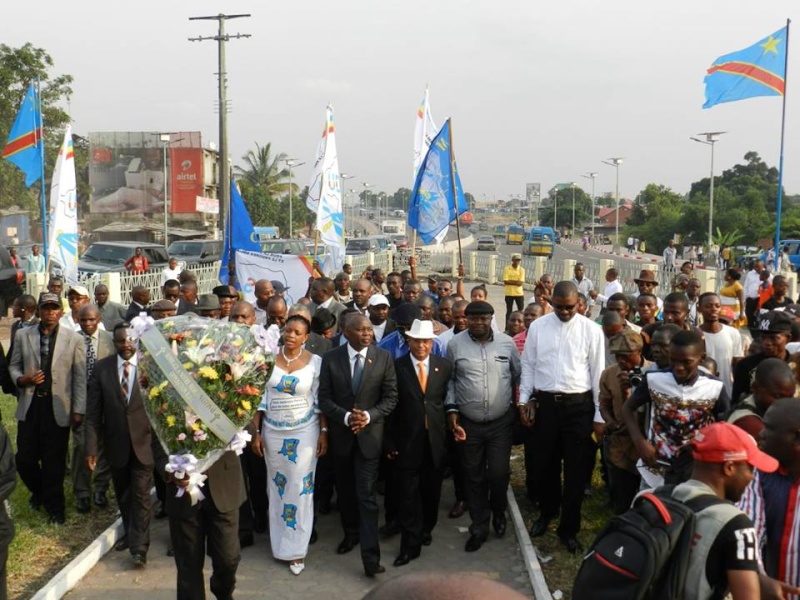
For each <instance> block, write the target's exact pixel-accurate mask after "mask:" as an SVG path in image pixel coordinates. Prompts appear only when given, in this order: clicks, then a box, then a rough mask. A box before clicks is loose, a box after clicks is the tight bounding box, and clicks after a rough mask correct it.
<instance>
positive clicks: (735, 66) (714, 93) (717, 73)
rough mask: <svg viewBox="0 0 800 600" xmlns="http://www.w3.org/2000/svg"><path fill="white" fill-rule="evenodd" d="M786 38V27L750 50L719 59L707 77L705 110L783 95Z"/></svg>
mask: <svg viewBox="0 0 800 600" xmlns="http://www.w3.org/2000/svg"><path fill="white" fill-rule="evenodd" d="M786 38H787V28H786V27H784V28H783V29H779V30H778V31H776V32H775V33H773V34H772V35H770V36H768V37H765V38H764V39H763V40H760V41H759V42H756V43H755V44H753V45H752V46H750V47H749V48H745V49H744V50H739V51H737V52H732V53H731V54H726V55H725V56H720V57H719V58H718V59H717V60H715V61H714V63H713V64H712V65H711V67H710V68H709V69H708V74H707V75H706V78H705V84H706V102H705V104H703V108H711V107H712V106H714V105H716V104H722V103H723V102H736V101H737V100H744V99H745V98H753V97H755V96H783V93H784V86H785V79H786V51H787V48H786Z"/></svg>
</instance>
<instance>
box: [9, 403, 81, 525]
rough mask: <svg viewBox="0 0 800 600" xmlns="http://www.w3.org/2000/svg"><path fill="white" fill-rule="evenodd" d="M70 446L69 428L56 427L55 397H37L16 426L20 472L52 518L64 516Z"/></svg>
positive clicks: (26, 485)
mask: <svg viewBox="0 0 800 600" xmlns="http://www.w3.org/2000/svg"><path fill="white" fill-rule="evenodd" d="M68 445H69V427H60V426H59V425H58V423H56V419H55V416H54V415H53V398H52V396H43V397H34V398H33V401H32V402H31V405H30V407H29V408H28V412H27V414H26V415H25V420H24V421H20V422H19V423H18V424H17V456H16V460H17V472H18V473H19V477H20V479H22V482H23V483H24V484H25V487H27V488H28V489H29V490H30V491H31V495H32V496H34V497H35V498H37V499H41V501H42V504H43V505H44V509H45V510H46V511H47V513H48V514H49V515H63V514H64V475H65V473H66V469H67V448H68Z"/></svg>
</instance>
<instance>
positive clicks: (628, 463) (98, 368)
mask: <svg viewBox="0 0 800 600" xmlns="http://www.w3.org/2000/svg"><path fill="white" fill-rule="evenodd" d="M520 262H521V261H520V257H519V255H513V256H512V258H511V264H510V265H509V266H508V267H507V268H506V269H505V271H504V274H503V284H504V289H503V292H504V296H505V298H504V299H505V304H506V308H507V311H506V315H505V318H504V320H503V322H502V324H501V323H498V321H499V319H498V318H497V316H496V315H495V313H494V309H493V307H492V305H491V304H490V303H489V302H487V294H488V290H487V287H486V286H485V285H483V284H480V285H476V286H474V287H472V288H471V289H470V290H469V291H467V290H466V289H465V281H464V278H463V269H460V270H459V271H460V275H459V276H458V277H457V278H455V277H454V278H452V279H451V278H446V277H439V276H437V275H435V274H432V275H430V276H428V277H427V280H426V279H425V278H420V277H419V276H418V273H417V269H416V263H415V260H414V259H413V258H412V259H410V261H409V267H410V268H409V269H407V270H404V271H402V272H391V273H384V272H382V271H381V270H380V269H372V268H369V269H367V270H366V271H365V272H364V273H362V274H361V275H360V276H359V277H357V278H354V277H353V274H352V271H351V269H349V268H348V267H347V266H346V268H345V270H344V271H342V272H341V273H339V274H338V275H336V276H335V277H334V278H328V277H317V278H312V279H310V280H309V285H308V289H307V290H305V292H300V293H297V291H296V290H295V293H294V294H293V297H295V298H298V297H299V299H298V300H297V301H296V303H294V304H291V303H290V302H287V292H288V291H289V290H288V289H287V288H286V287H285V285H284V284H282V283H281V282H279V281H271V280H266V279H264V280H260V281H258V282H256V284H255V290H254V293H255V301H254V302H253V303H249V302H246V301H244V300H242V299H241V297H240V294H239V293H238V292H237V290H236V289H235V288H233V287H230V286H218V287H216V288H214V289H213V292H212V293H211V294H200V295H199V294H198V286H197V282H196V281H195V280H194V278H193V275H192V273H191V272H189V271H182V272H180V273H178V274H177V279H167V280H165V281H164V282H163V285H162V287H161V298H157V299H156V298H151V297H150V292H149V290H148V289H147V288H145V287H141V286H138V287H135V288H134V289H133V290H132V302H131V303H130V305H129V306H123V305H120V304H117V303H114V302H112V301H110V300H109V290H108V289H107V288H106V287H105V286H103V285H99V286H97V287H95V289H94V291H93V296H94V297H93V299H92V298H90V293H89V291H88V290H87V289H86V288H85V287H82V286H80V285H75V286H71V287H69V289H68V290H67V293H66V297H64V294H63V292H64V286H63V282H61V281H60V280H59V279H58V278H56V277H53V278H51V279H50V281H49V283H48V288H47V291H46V292H45V293H43V294H41V295H40V297H39V298H38V299H37V298H34V297H33V296H29V295H22V296H20V297H19V298H17V300H16V301H15V303H14V308H13V310H14V316H15V317H16V318H17V320H16V321H15V322H14V324H13V327H12V330H11V340H10V344H9V347H8V348H7V351H6V353H5V356H6V362H5V364H3V365H2V368H0V376H1V377H0V383H2V386H3V390H4V391H5V392H7V393H12V394H14V395H16V396H17V397H18V399H19V403H18V408H17V412H16V415H15V418H16V419H17V421H18V434H17V453H16V457H15V458H16V461H14V460H10V459H11V456H10V453H11V449H10V445H9V444H8V441H7V436H5V435H4V431H3V430H0V499H3V498H6V497H8V495H9V494H10V492H11V489H13V482H14V481H16V477H15V474H14V465H15V464H16V471H17V472H18V473H19V476H20V479H21V480H22V482H23V484H24V485H25V486H26V487H27V488H28V490H29V491H30V505H31V507H32V508H33V509H35V510H42V511H44V513H45V514H46V515H47V517H48V519H49V521H50V522H51V523H53V524H55V525H58V524H62V523H64V522H65V519H66V505H67V503H66V501H65V493H64V487H65V486H64V479H65V477H66V466H67V461H65V457H66V456H67V448H68V443H69V439H70V436H71V437H72V448H73V452H72V455H71V456H70V464H71V467H70V470H69V473H70V477H71V479H72V493H73V495H74V498H75V504H74V505H75V509H76V510H77V511H78V512H81V513H87V512H90V511H91V510H92V505H96V506H101V507H102V506H106V505H107V504H108V494H107V492H108V488H109V487H110V486H113V489H114V495H115V498H116V501H117V504H118V506H119V509H120V512H121V514H122V518H123V524H124V529H125V535H124V536H123V538H122V539H120V540H119V541H118V542H117V544H116V546H115V548H116V550H119V551H123V550H128V551H129V552H130V554H131V560H132V563H133V565H135V566H137V567H139V568H141V567H143V566H144V565H146V563H147V553H148V549H149V542H150V537H149V529H150V519H151V517H155V518H168V519H169V525H170V527H169V529H170V547H169V553H170V554H171V555H174V557H175V564H176V567H177V592H178V598H192V599H194V598H203V597H205V591H204V587H205V585H204V581H203V574H202V569H203V563H204V558H205V555H206V552H208V554H209V556H210V557H211V562H212V571H213V574H212V577H211V584H210V585H211V591H212V592H213V593H214V594H215V595H216V596H217V597H220V598H224V597H230V595H231V594H232V592H233V589H234V586H235V576H236V570H237V566H238V562H239V558H240V552H241V548H243V547H247V546H249V545H252V544H253V541H254V535H253V534H254V533H260V532H265V531H269V534H270V544H271V548H272V554H273V556H274V557H275V558H276V559H277V560H280V561H285V562H286V563H287V565H288V567H289V569H290V570H291V572H292V573H293V574H295V575H299V574H300V573H302V572H303V571H304V569H305V567H306V565H305V559H306V555H307V552H308V547H309V545H310V544H313V543H315V542H316V540H317V533H316V527H315V523H316V519H318V518H320V517H321V516H324V515H328V514H330V513H331V511H332V510H333V508H334V507H335V508H337V509H338V512H339V517H340V521H341V528H342V538H341V541H340V543H339V544H338V546H337V547H336V552H337V553H339V554H346V553H348V552H351V551H352V550H353V549H355V548H356V546H358V547H359V551H360V555H361V561H362V564H363V569H364V573H365V574H366V575H367V576H369V577H373V576H375V575H377V574H380V573H383V572H384V571H385V568H384V566H383V564H382V562H381V551H380V540H381V539H382V538H386V537H388V536H393V535H399V536H400V540H401V541H400V551H399V553H398V555H397V556H396V557H395V558H394V561H393V564H394V565H395V566H396V567H402V566H404V565H406V564H408V563H409V562H410V561H413V560H415V559H417V558H418V557H419V556H420V555H421V554H422V552H423V551H424V550H425V548H426V547H428V546H431V545H432V544H435V541H434V536H435V528H436V525H437V519H438V516H439V505H440V502H441V489H442V481H443V479H444V478H446V477H450V476H452V479H453V484H454V491H455V503H454V504H453V506H452V507H451V508H450V510H449V512H448V517H450V518H460V517H461V516H462V515H464V514H468V516H469V520H470V526H469V537H468V539H467V541H466V543H465V546H464V550H465V551H467V552H476V551H479V550H480V549H481V548H482V546H483V545H484V544H485V543H486V542H487V540H488V539H489V537H490V534H491V532H492V531H493V532H494V535H496V536H503V535H505V532H506V508H507V506H506V489H507V487H508V484H509V478H510V456H511V451H512V446H513V445H514V444H523V445H524V455H525V477H526V481H525V485H526V488H525V489H526V493H527V498H528V500H529V501H530V503H531V505H532V506H533V507H535V509H536V510H537V511H538V517H537V518H536V519H535V521H534V522H533V523H532V525H531V529H530V533H531V535H532V536H533V537H539V536H542V535H545V534H548V533H549V532H551V530H552V525H553V524H554V523H555V522H556V521H557V522H558V525H557V527H556V528H555V533H556V535H557V536H558V538H559V539H560V540H561V542H562V543H563V545H564V547H565V548H566V550H567V551H569V552H572V553H577V552H579V551H580V550H581V549H582V548H583V545H582V544H581V542H580V541H579V533H580V531H581V522H582V504H583V500H584V497H585V493H586V490H587V489H588V488H589V487H590V486H591V481H592V476H593V473H594V471H595V469H596V468H599V469H600V471H601V472H602V474H603V478H604V480H605V481H606V485H607V488H608V495H609V505H610V507H611V509H612V510H613V512H614V513H617V514H621V513H623V512H625V511H626V510H628V508H629V507H630V506H631V503H632V502H633V500H634V498H635V497H636V495H637V494H638V493H639V492H640V491H641V490H644V489H649V488H659V487H660V486H662V485H670V486H677V487H676V488H675V490H676V493H679V494H680V493H684V492H685V493H686V494H690V495H691V494H714V495H716V496H718V497H719V498H721V499H723V500H724V499H727V500H729V501H731V502H736V501H739V500H740V496H741V501H740V503H739V505H738V506H739V507H740V510H738V511H737V512H735V513H733V517H732V518H731V520H730V523H729V524H726V523H723V524H721V526H720V527H719V528H718V529H717V530H716V531H715V532H714V535H715V536H716V538H717V540H718V542H716V541H715V542H714V543H708V544H703V545H702V547H698V548H696V549H693V550H692V552H697V553H698V556H694V557H693V560H696V561H697V563H698V564H701V565H705V566H706V568H705V569H704V570H703V569H700V572H698V573H697V574H695V575H696V576H695V575H693V577H694V579H693V581H694V583H697V581H700V580H702V581H703V585H704V586H706V587H705V588H704V589H706V588H707V589H708V590H714V591H715V592H716V591H721V590H728V589H729V590H730V591H731V592H732V593H733V597H734V598H749V597H753V596H749V595H747V593H749V592H747V593H746V592H744V591H743V590H750V591H752V589H753V587H752V586H753V585H757V586H761V589H762V591H763V590H765V589H772V590H776V589H777V590H780V584H779V583H778V582H782V584H784V585H785V586H787V587H785V588H784V591H785V590H789V589H790V588H791V587H792V586H797V585H800V553H799V551H798V550H797V544H794V543H793V542H790V541H787V540H788V539H789V538H790V533H791V532H792V531H794V530H795V527H796V516H795V515H796V514H797V512H798V511H797V510H796V509H797V506H796V504H797V502H798V500H797V495H796V494H795V493H794V492H793V490H794V489H795V487H796V485H797V482H798V477H800V462H798V458H797V457H800V442H798V441H797V440H800V435H798V433H799V432H800V403H795V401H793V400H791V398H792V397H794V396H795V395H796V387H797V364H798V362H800V360H798V359H797V358H796V357H795V355H794V354H793V352H796V351H797V350H798V349H800V306H799V305H797V304H793V303H792V300H791V299H790V298H788V296H787V293H788V290H787V286H786V281H785V277H782V276H781V275H778V274H775V275H773V274H772V273H770V272H769V271H768V270H767V269H766V268H765V266H764V265H763V263H760V262H756V264H755V265H754V268H753V270H752V271H750V272H748V273H746V274H745V276H744V285H738V286H737V285H736V284H737V283H738V281H739V280H740V279H741V278H742V277H741V276H740V274H739V273H738V271H737V272H733V271H731V272H728V274H727V275H728V277H726V282H727V281H728V280H730V282H731V283H730V284H729V285H730V287H732V288H733V289H732V290H731V292H730V295H729V294H728V293H726V291H725V288H723V290H722V291H721V292H720V294H717V293H715V292H705V293H700V285H699V282H698V281H697V280H696V279H695V278H694V277H693V273H692V270H691V265H690V264H685V265H683V266H682V267H681V269H680V271H679V272H678V273H676V276H675V277H673V278H672V280H671V281H670V282H669V283H668V284H666V287H667V289H666V290H664V293H663V294H661V293H658V290H659V288H660V286H662V284H663V282H660V281H658V279H657V274H656V272H654V271H650V270H642V272H641V273H640V275H639V276H638V277H637V278H636V279H635V283H636V286H637V292H636V293H635V294H632V295H630V296H629V295H626V294H625V293H624V292H623V289H622V285H621V282H620V281H619V273H618V272H617V270H616V269H614V268H611V269H609V270H608V271H607V272H606V273H605V283H604V285H603V286H602V293H601V290H600V287H599V286H595V284H594V283H593V282H592V281H590V280H589V279H588V278H587V277H586V274H585V268H584V266H583V265H582V264H580V263H578V264H576V265H575V268H574V276H573V277H572V278H571V279H570V280H565V281H558V282H556V281H555V280H554V278H553V277H552V276H550V275H548V274H545V275H544V276H542V277H541V278H540V280H539V281H538V282H537V283H536V285H535V286H534V289H533V295H532V297H531V298H529V299H527V300H526V298H525V290H524V289H523V286H522V282H524V281H525V273H524V268H523V267H522V266H521V264H520ZM170 267H171V268H172V269H175V267H173V266H172V265H170ZM173 272H175V271H173ZM423 281H424V282H425V285H423ZM726 287H727V286H726ZM726 298H732V299H734V300H735V302H736V304H735V305H734V304H732V303H731V302H726V300H725V299H726ZM92 300H93V301H92ZM520 308H522V310H519V309H520ZM515 309H516V310H515ZM142 313H145V314H147V315H149V316H151V317H152V318H153V319H156V320H158V319H163V318H168V317H171V316H174V315H183V314H196V315H198V316H201V317H207V318H210V319H222V320H228V321H232V322H236V323H241V324H243V325H247V326H263V327H267V328H268V327H276V328H278V329H279V330H280V335H281V338H280V340H281V341H280V344H281V345H280V348H279V351H278V353H277V355H276V357H275V368H274V370H273V372H272V375H271V378H270V379H269V381H268V383H267V385H266V389H265V390H264V391H263V397H262V401H261V403H260V405H259V406H258V410H257V412H256V414H255V417H254V419H253V421H252V423H251V424H250V426H249V429H250V431H251V433H252V436H253V439H252V442H251V443H250V444H249V446H250V448H249V449H248V450H247V451H245V452H244V453H243V454H242V456H241V457H237V456H236V455H235V454H234V453H233V452H227V453H226V455H225V456H224V458H223V459H221V460H220V461H218V462H217V463H215V464H214V466H213V467H212V468H211V469H210V470H209V471H208V472H207V473H206V475H207V477H208V478H207V481H206V486H205V488H204V495H205V498H204V499H202V500H201V501H200V502H198V503H197V504H195V505H192V504H191V502H190V501H189V499H188V494H184V495H183V496H179V495H178V493H177V492H178V490H179V488H181V487H185V486H186V484H187V482H186V480H183V479H176V478H175V477H174V476H172V475H170V474H168V473H166V472H165V470H164V465H165V464H166V457H165V456H164V452H163V450H162V449H161V446H160V444H159V443H158V441H157V440H156V438H155V435H154V434H153V433H152V432H151V428H150V425H149V422H148V419H147V416H146V413H145V410H144V405H143V402H142V398H141V394H142V390H141V389H140V385H139V376H138V373H137V355H136V348H135V345H134V342H133V341H132V338H131V335H130V333H129V327H130V322H131V320H133V319H134V318H135V317H137V316H139V315H141V314H142ZM737 326H742V327H744V328H742V329H740V328H738V327H737ZM787 398H788V399H787ZM726 422H727V423H730V425H731V427H734V428H736V430H737V432H744V434H742V435H744V436H745V437H744V438H743V437H742V435H740V434H738V433H737V434H735V435H733V434H730V432H728V433H725V432H723V433H722V434H719V433H714V431H716V430H715V429H714V427H715V424H719V423H726ZM698 432H700V433H698ZM719 435H721V436H722V438H724V440H723V441H725V443H728V446H730V447H731V448H733V447H734V446H736V444H739V446H741V448H739V446H736V448H733V449H730V448H728V450H726V451H724V452H723V451H720V452H716V453H715V452H713V451H712V450H713V449H712V450H708V448H707V447H706V446H703V445H702V444H701V443H699V442H700V441H701V440H702V439H704V436H705V437H706V438H712V439H717V438H716V437H714V436H719ZM731 436H732V437H731ZM749 436H753V438H756V439H761V440H762V445H763V450H764V451H765V452H767V453H769V454H771V455H772V456H773V457H774V459H775V461H777V463H780V465H781V468H780V469H778V468H777V467H776V469H772V470H763V471H754V469H753V466H754V465H756V464H762V465H763V464H764V463H763V461H762V462H758V461H755V462H753V461H750V458H749V457H750V456H751V455H753V453H754V452H757V451H756V450H753V448H754V447H755V446H754V444H755V442H753V444H752V447H750V446H748V444H749V443H750V442H747V440H750V441H752V439H753V438H751V437H749ZM737 440H738V441H737ZM742 440H744V441H742ZM720 443H722V442H720ZM723 445H724V444H723ZM737 448H739V449H738V450H737ZM598 457H599V459H598ZM748 461H750V462H748ZM777 463H776V464H777ZM795 463H797V464H795ZM796 471H797V473H795V472H796ZM751 480H752V483H751ZM153 483H155V485H156V489H157V493H158V502H157V503H156V505H155V506H151V501H150V495H149V490H150V487H151V485H152V484H153ZM687 485H688V486H689V488H691V489H689V488H687V487H686V486H687ZM681 486H683V487H681ZM379 489H380V491H381V493H382V495H383V509H384V513H385V522H384V523H383V525H382V526H381V524H380V523H379V495H380V494H379V493H378V490H379ZM679 490H684V492H679ZM687 490H688V491H687ZM0 517H3V515H0ZM5 517H7V515H5ZM3 522H5V521H4V519H3V518H0V525H2V523H3ZM0 529H3V528H2V527H0ZM6 537H8V536H6ZM737 540H738V542H737ZM0 542H2V538H0ZM737 543H738V546H737V545H736V544H737ZM0 545H2V544H0ZM745 546H746V548H745V549H746V551H747V553H748V557H749V558H748V560H744V559H743V558H742V557H741V556H738V555H737V554H741V552H742V551H743V550H742V548H744V547H745ZM5 547H6V548H7V544H6V545H5ZM1 558H2V556H0V559H1ZM753 577H755V578H756V579H755V581H756V583H755V584H753ZM776 586H778V587H776ZM687 597H688V596H687ZM692 597H709V598H710V597H716V596H712V595H701V596H692Z"/></svg>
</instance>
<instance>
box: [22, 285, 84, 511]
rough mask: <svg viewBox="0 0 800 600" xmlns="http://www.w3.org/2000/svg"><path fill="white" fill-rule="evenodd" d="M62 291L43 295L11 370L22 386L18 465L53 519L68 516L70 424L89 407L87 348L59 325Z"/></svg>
mask: <svg viewBox="0 0 800 600" xmlns="http://www.w3.org/2000/svg"><path fill="white" fill-rule="evenodd" d="M62 314H63V309H62V307H61V300H60V299H59V297H58V296H57V295H56V294H51V293H45V294H42V295H41V297H40V298H39V316H40V318H41V322H40V323H39V325H38V326H37V327H30V328H28V329H24V330H20V331H19V332H18V333H17V338H16V341H15V344H14V352H13V354H12V356H11V364H10V365H9V371H10V373H11V378H12V380H13V381H14V382H15V383H16V386H17V389H18V390H19V403H18V404H17V412H16V418H17V420H18V421H19V424H18V429H17V457H16V458H17V471H18V472H19V476H20V478H21V479H22V482H23V483H24V484H25V486H26V487H27V488H28V489H29V490H30V491H31V498H30V504H31V507H33V508H34V509H39V508H41V507H42V506H44V509H45V510H46V511H47V514H48V516H49V520H50V522H51V523H53V524H56V525H61V524H63V523H64V521H65V517H64V474H65V471H66V464H67V461H66V460H65V457H66V456H67V446H68V442H69V428H70V424H72V425H79V424H80V423H81V422H83V415H84V414H85V413H86V353H85V350H84V343H83V339H82V338H81V336H80V335H79V334H77V333H75V332H74V331H68V330H66V329H63V328H60V327H59V326H58V320H59V319H60V318H61V316H62Z"/></svg>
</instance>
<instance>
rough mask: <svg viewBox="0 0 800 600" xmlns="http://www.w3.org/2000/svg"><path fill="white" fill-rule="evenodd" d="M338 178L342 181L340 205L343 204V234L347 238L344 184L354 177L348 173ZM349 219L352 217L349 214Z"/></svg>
mask: <svg viewBox="0 0 800 600" xmlns="http://www.w3.org/2000/svg"><path fill="white" fill-rule="evenodd" d="M339 177H340V178H341V180H342V204H343V206H342V213H343V215H342V216H343V218H344V232H345V236H347V194H346V193H345V182H346V181H347V180H348V179H352V178H353V177H355V175H351V174H350V173H342V174H341V175H339ZM351 217H352V214H351ZM351 221H352V218H351ZM351 224H352V223H351Z"/></svg>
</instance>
